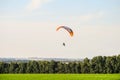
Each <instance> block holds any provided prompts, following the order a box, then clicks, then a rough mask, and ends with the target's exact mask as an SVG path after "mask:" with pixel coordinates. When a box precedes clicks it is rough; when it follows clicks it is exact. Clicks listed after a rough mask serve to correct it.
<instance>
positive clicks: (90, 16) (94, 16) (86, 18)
mask: <svg viewBox="0 0 120 80" xmlns="http://www.w3.org/2000/svg"><path fill="white" fill-rule="evenodd" d="M103 15H104V13H103V12H102V11H99V12H96V13H93V14H86V15H82V16H80V19H82V20H83V21H90V20H93V19H98V18H102V17H103Z"/></svg>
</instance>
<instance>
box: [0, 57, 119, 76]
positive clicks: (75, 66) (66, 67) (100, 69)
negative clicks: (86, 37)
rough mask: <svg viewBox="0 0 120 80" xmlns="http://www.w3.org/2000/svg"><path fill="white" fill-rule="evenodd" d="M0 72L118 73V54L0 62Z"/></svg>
mask: <svg viewBox="0 0 120 80" xmlns="http://www.w3.org/2000/svg"><path fill="white" fill-rule="evenodd" d="M0 73H1V74H2V73H120V55H117V56H96V57H93V58H92V59H88V58H85V59H84V60H82V61H71V62H62V61H54V60H51V61H29V62H10V63H6V62H0Z"/></svg>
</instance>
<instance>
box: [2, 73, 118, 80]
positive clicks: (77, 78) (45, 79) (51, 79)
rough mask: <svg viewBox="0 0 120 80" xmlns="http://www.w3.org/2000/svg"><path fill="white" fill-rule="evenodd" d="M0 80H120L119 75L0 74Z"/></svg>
mask: <svg viewBox="0 0 120 80" xmlns="http://www.w3.org/2000/svg"><path fill="white" fill-rule="evenodd" d="M0 80H120V74H0Z"/></svg>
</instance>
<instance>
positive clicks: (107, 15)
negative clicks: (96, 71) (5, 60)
mask: <svg viewBox="0 0 120 80" xmlns="http://www.w3.org/2000/svg"><path fill="white" fill-rule="evenodd" d="M61 25H64V26H68V27H70V28H71V29H72V30H73V32H74V36H73V37H70V35H69V33H68V32H67V31H65V30H64V29H61V30H59V31H56V28H57V27H59V26H61ZM63 42H64V43H65V44H66V46H63V45H62V44H63ZM118 54H120V0H0V57H11V58H14V57H15V58H16V57H17V58H27V57H40V58H85V57H88V58H92V57H94V56H112V55H118Z"/></svg>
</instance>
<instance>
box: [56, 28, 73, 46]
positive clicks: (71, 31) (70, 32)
mask: <svg viewBox="0 0 120 80" xmlns="http://www.w3.org/2000/svg"><path fill="white" fill-rule="evenodd" d="M59 29H65V30H66V31H67V32H68V33H69V34H70V36H71V37H73V30H72V29H71V28H69V27H67V26H59V27H57V29H56V31H58V30H59ZM63 46H65V43H64V42H63Z"/></svg>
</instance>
